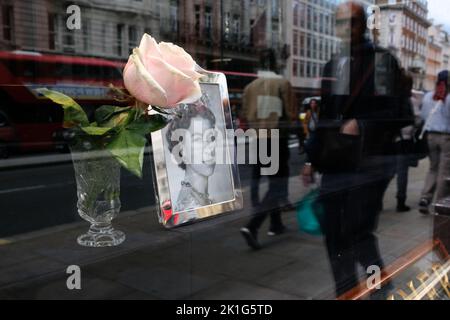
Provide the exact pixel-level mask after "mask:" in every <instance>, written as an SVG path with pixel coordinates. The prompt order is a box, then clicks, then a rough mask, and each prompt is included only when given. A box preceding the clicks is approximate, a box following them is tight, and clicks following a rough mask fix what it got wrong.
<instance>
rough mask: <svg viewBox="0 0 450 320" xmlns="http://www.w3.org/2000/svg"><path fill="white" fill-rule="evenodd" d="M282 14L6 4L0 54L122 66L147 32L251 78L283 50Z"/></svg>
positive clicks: (246, 8)
mask: <svg viewBox="0 0 450 320" xmlns="http://www.w3.org/2000/svg"><path fill="white" fill-rule="evenodd" d="M72 4H75V5H77V6H79V7H80V9H81V15H80V17H81V28H80V29H79V30H77V29H75V30H70V29H68V28H67V25H66V23H67V20H68V18H69V17H70V16H71V15H70V14H68V13H66V12H67V8H68V7H69V6H70V5H72ZM269 4H270V5H269ZM278 9H279V4H278V1H275V0H271V1H268V0H264V1H260V0H259V1H254V0H245V1H241V0H232V1H220V2H219V1H215V0H186V1H178V0H170V1H152V0H142V1H120V0H95V1H87V0H74V1H72V2H70V3H69V2H59V1H54V0H24V1H20V2H18V1H12V0H2V1H1V11H2V12H1V15H0V24H1V26H2V28H1V31H0V39H1V41H0V50H29V51H38V52H42V53H56V54H67V55H86V56H98V57H104V58H110V59H119V60H124V59H126V58H127V57H128V55H129V53H130V51H131V50H132V48H134V47H136V46H137V45H138V44H139V40H140V38H141V36H142V34H143V33H144V32H147V33H149V34H151V35H152V36H154V37H155V38H156V39H157V40H158V41H170V42H174V43H177V44H180V45H182V46H183V47H185V48H186V50H187V51H189V52H190V53H192V54H193V56H194V57H195V58H196V59H198V62H199V64H200V65H202V66H204V67H206V68H212V69H219V68H225V69H231V70H236V71H249V72H252V71H254V69H255V68H256V66H257V63H258V54H257V52H256V50H257V49H258V48H263V47H267V46H271V47H276V49H279V48H282V46H283V44H284V43H283V42H282V41H280V36H279V35H278V33H280V32H281V23H280V21H281V11H280V10H278ZM269 16H270V19H269V18H268V17H269ZM270 30H272V32H270V35H268V33H269V31H270Z"/></svg>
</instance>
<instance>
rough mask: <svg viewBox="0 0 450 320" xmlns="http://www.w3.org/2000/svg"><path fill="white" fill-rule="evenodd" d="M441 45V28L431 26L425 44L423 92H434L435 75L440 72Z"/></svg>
mask: <svg viewBox="0 0 450 320" xmlns="http://www.w3.org/2000/svg"><path fill="white" fill-rule="evenodd" d="M442 53H443V50H442V45H441V27H440V26H434V25H433V26H431V27H430V28H429V29H428V43H427V68H426V76H425V85H424V87H425V90H427V91H431V90H434V88H435V85H436V79H437V74H438V73H439V72H440V71H441V70H442V64H443V63H442V62H443V61H442V57H443V55H442Z"/></svg>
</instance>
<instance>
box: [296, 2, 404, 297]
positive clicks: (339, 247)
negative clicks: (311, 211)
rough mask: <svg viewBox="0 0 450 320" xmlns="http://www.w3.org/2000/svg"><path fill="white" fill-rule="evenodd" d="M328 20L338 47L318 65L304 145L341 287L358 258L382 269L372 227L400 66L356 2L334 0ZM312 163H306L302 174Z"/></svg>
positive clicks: (348, 284)
mask: <svg viewBox="0 0 450 320" xmlns="http://www.w3.org/2000/svg"><path fill="white" fill-rule="evenodd" d="M336 24H337V26H336V32H337V34H338V35H339V37H340V38H341V39H342V48H341V52H340V53H339V54H337V55H336V56H334V57H333V58H332V59H331V61H330V62H328V63H327V64H326V66H325V68H324V72H323V79H324V80H323V82H322V99H321V110H320V119H319V125H318V128H317V130H316V134H315V138H314V139H313V141H312V142H311V143H312V146H311V147H310V148H308V149H309V150H310V151H309V152H310V154H309V158H310V159H311V161H312V165H313V166H316V167H318V169H319V171H321V172H322V173H323V176H322V182H321V183H322V185H321V187H320V199H319V201H320V204H321V205H322V207H323V210H324V216H323V218H322V221H321V227H322V231H323V232H324V234H325V243H326V248H327V252H328V257H329V259H330V264H331V268H332V271H333V276H334V280H335V285H336V293H337V295H341V294H343V293H345V292H347V291H348V290H350V289H352V288H354V287H356V285H357V284H358V278H357V272H356V270H357V264H358V263H359V264H361V265H362V267H363V268H364V269H365V270H368V268H369V267H370V266H373V265H375V266H378V267H380V268H381V269H383V260H382V258H381V255H380V253H379V250H378V242H377V238H376V236H375V234H374V231H375V229H376V226H377V219H378V214H379V212H380V198H381V194H382V187H383V186H384V184H385V183H386V180H387V179H388V178H390V176H389V174H387V173H388V172H389V171H392V169H391V168H390V166H392V161H391V160H390V158H392V156H391V157H385V155H387V154H390V152H392V150H391V148H392V143H393V139H394V136H395V133H396V132H397V131H398V129H399V128H401V127H402V126H404V125H403V123H402V121H399V119H398V118H399V115H400V113H401V112H400V109H401V103H400V98H401V97H400V94H399V89H398V88H397V87H398V80H399V79H400V78H399V77H400V68H399V66H398V63H397V60H396V59H395V58H394V57H393V56H392V55H391V54H390V53H389V52H387V51H386V50H383V49H381V48H378V47H375V46H374V45H373V44H372V43H371V42H370V41H369V40H367V39H365V37H364V34H365V27H366V16H365V11H364V8H363V7H362V6H361V5H359V4H357V3H356V2H346V3H343V4H341V5H340V6H339V7H338V10H337V14H336ZM380 80H382V81H380ZM334 128H336V129H334ZM389 151H390V152H389ZM313 169H314V168H313V167H311V165H309V164H307V165H306V166H305V168H304V170H303V174H304V175H306V176H310V175H311V174H312V173H313ZM307 180H308V179H305V181H307Z"/></svg>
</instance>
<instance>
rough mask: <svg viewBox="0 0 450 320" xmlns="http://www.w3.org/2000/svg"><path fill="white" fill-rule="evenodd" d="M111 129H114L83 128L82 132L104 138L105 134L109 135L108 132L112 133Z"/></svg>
mask: <svg viewBox="0 0 450 320" xmlns="http://www.w3.org/2000/svg"><path fill="white" fill-rule="evenodd" d="M111 129H112V128H103V127H94V126H89V127H82V128H81V130H83V131H84V132H86V133H87V134H89V135H91V136H102V135H104V134H105V133H107V132H108V131H110V130H111Z"/></svg>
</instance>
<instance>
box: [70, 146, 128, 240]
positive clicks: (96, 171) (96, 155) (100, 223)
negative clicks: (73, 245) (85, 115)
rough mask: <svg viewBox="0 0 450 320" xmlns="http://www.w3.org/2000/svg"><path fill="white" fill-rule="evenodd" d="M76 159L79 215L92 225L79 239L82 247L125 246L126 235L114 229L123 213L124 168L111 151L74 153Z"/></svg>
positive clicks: (74, 159)
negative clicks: (121, 211) (121, 181)
mask: <svg viewBox="0 0 450 320" xmlns="http://www.w3.org/2000/svg"><path fill="white" fill-rule="evenodd" d="M72 158H73V164H74V168H75V178H76V182H77V195H78V203H77V207H78V213H79V215H80V216H81V217H82V218H83V219H84V220H86V221H88V222H89V223H90V224H91V227H90V229H89V231H88V232H87V233H86V234H83V235H81V236H79V237H78V239H77V241H78V244H80V245H82V246H86V247H111V246H117V245H119V244H121V243H122V242H123V241H124V240H125V234H124V233H123V232H121V231H118V230H114V228H113V227H112V225H111V222H112V220H113V219H114V218H115V217H116V216H117V215H118V213H119V212H120V164H119V163H118V162H117V161H116V160H115V159H114V158H113V157H112V155H111V154H110V153H109V152H107V151H81V152H80V151H79V150H78V152H77V151H76V150H73V149H72Z"/></svg>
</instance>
